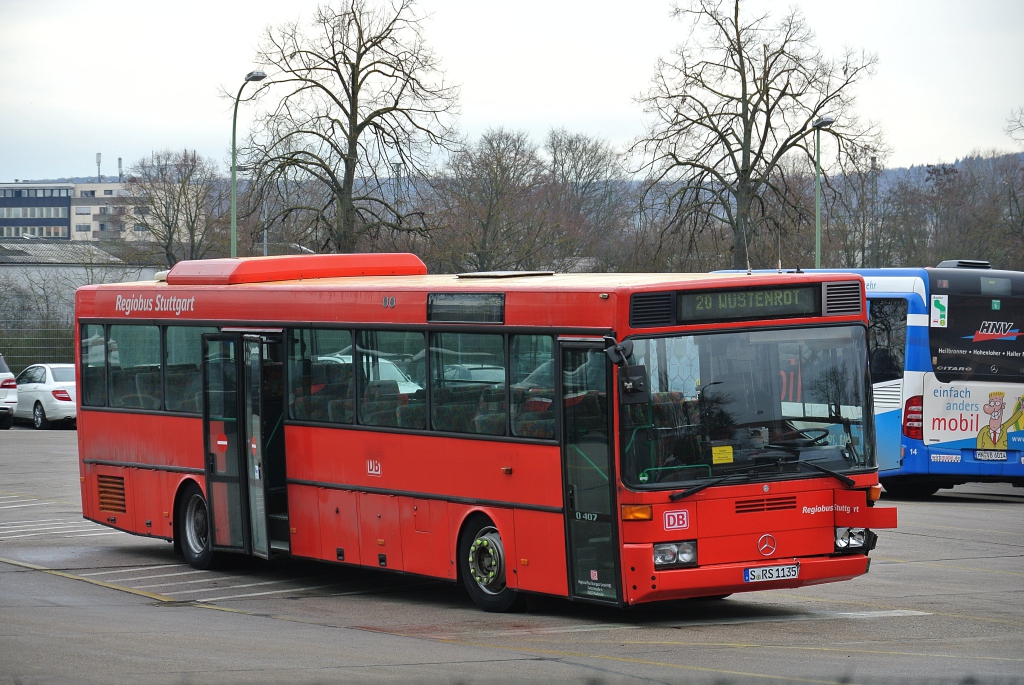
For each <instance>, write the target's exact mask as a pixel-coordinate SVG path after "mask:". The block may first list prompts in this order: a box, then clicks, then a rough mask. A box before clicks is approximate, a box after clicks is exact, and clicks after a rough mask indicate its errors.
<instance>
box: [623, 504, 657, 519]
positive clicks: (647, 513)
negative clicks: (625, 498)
mask: <svg viewBox="0 0 1024 685" xmlns="http://www.w3.org/2000/svg"><path fill="white" fill-rule="evenodd" d="M652 518H654V509H653V507H651V505H650V504H623V505H622V520H623V521H650V520H651V519H652Z"/></svg>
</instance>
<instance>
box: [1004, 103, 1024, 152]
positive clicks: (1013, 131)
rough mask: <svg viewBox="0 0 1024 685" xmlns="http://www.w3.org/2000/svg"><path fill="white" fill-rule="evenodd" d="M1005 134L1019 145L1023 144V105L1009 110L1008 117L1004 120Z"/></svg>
mask: <svg viewBox="0 0 1024 685" xmlns="http://www.w3.org/2000/svg"><path fill="white" fill-rule="evenodd" d="M1006 135H1008V136H1010V137H1011V138H1013V139H1014V140H1015V141H1016V142H1017V143H1018V144H1019V145H1024V107H1018V108H1017V109H1015V110H1013V111H1012V112H1010V118H1009V119H1007V120H1006Z"/></svg>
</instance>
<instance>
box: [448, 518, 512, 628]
mask: <svg viewBox="0 0 1024 685" xmlns="http://www.w3.org/2000/svg"><path fill="white" fill-rule="evenodd" d="M459 572H460V574H461V575H462V584H463V585H464V586H465V587H466V591H467V592H468V593H469V596H470V598H471V599H472V600H473V602H474V603H475V604H476V605H477V606H478V607H480V608H481V609H483V610H484V611H492V612H499V613H500V612H505V611H510V610H512V609H514V608H517V607H519V606H521V605H522V603H523V598H522V596H521V595H520V594H519V593H518V592H517V591H516V590H513V589H512V588H510V587H508V585H507V584H506V582H505V578H506V573H508V564H507V562H506V559H505V546H504V545H503V544H502V542H501V535H500V534H499V533H498V529H497V528H495V527H494V524H493V523H491V521H490V520H488V519H487V518H485V517H482V516H477V517H474V518H473V519H472V520H470V521H469V522H468V523H467V524H466V529H465V532H464V533H463V535H462V539H461V540H460V541H459Z"/></svg>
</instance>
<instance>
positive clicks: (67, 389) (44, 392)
mask: <svg viewBox="0 0 1024 685" xmlns="http://www.w3.org/2000/svg"><path fill="white" fill-rule="evenodd" d="M76 395H77V392H76V390H75V365H74V364H33V365H32V366H30V367H28V368H27V369H25V370H24V371H22V372H21V373H20V374H18V408H17V410H15V412H14V415H15V417H17V418H19V419H31V420H32V425H34V426H35V427H36V428H37V429H40V430H41V429H43V428H49V426H50V424H51V423H53V422H57V421H74V420H75V417H76V416H77V414H76V411H75V397H76Z"/></svg>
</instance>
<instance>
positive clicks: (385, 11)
mask: <svg viewBox="0 0 1024 685" xmlns="http://www.w3.org/2000/svg"><path fill="white" fill-rule="evenodd" d="M256 61H257V63H259V64H260V65H262V66H263V67H264V68H265V69H266V70H267V71H268V72H269V77H268V78H267V79H266V80H264V81H262V82H261V84H260V85H261V87H260V89H259V90H258V91H257V93H256V96H255V97H257V98H259V99H261V100H265V101H269V100H271V98H273V105H272V106H271V108H270V109H269V110H268V111H266V112H264V113H263V114H262V115H260V116H258V118H257V124H256V128H255V133H254V135H253V138H252V140H251V141H250V144H249V146H248V149H247V150H246V151H245V156H246V157H247V158H248V160H249V162H250V163H251V164H253V166H254V168H255V171H256V174H255V178H254V180H255V182H257V183H260V184H262V185H265V186H270V187H273V186H276V185H278V184H280V183H282V182H284V180H285V179H288V180H290V181H291V182H293V183H310V184H316V185H319V186H321V187H322V189H323V192H322V193H321V192H311V193H304V199H305V201H304V202H298V203H292V202H284V203H283V204H282V205H281V206H279V207H276V208H275V209H274V212H273V214H271V215H269V216H268V217H267V218H268V220H270V221H274V220H277V219H278V218H281V217H284V216H293V217H294V216H295V215H297V214H304V215H306V216H307V218H306V219H305V220H304V223H305V224H306V225H307V226H309V227H312V228H315V229H316V230H317V231H319V227H321V226H330V229H331V230H330V231H328V232H326V233H325V234H324V239H323V240H322V244H321V245H319V249H321V250H325V251H330V250H333V251H339V252H352V251H354V250H355V248H356V245H357V242H358V240H359V238H360V237H361V236H364V235H368V234H373V233H374V232H377V231H380V230H382V229H390V230H422V228H423V223H422V217H421V216H420V215H419V214H418V213H416V212H412V211H406V208H405V207H402V206H400V203H399V202H397V201H396V197H395V195H396V193H395V183H394V178H395V177H396V176H399V175H415V174H419V173H421V172H422V171H423V170H424V169H425V168H426V166H427V164H428V162H429V161H430V160H431V159H432V155H433V154H434V153H435V152H436V151H437V150H438V149H452V148H453V147H454V144H455V134H454V130H453V128H452V126H451V123H450V115H452V114H453V113H454V111H455V109H456V105H457V95H458V94H457V90H456V89H455V88H453V87H452V86H451V85H449V84H448V83H446V82H445V80H444V75H443V73H442V72H441V70H440V62H439V60H438V58H437V57H436V56H435V55H434V53H433V52H432V51H431V49H430V48H429V47H428V46H427V44H426V42H425V40H424V37H423V19H422V17H421V16H419V15H418V14H416V12H415V0H392V1H391V2H384V3H382V4H380V5H378V4H376V3H373V2H371V1H370V0H338V2H337V3H336V4H334V5H324V6H321V7H319V8H318V9H317V12H316V15H315V16H314V18H313V21H312V23H311V24H310V26H309V30H308V31H307V30H306V29H305V28H304V27H300V26H299V24H298V23H296V22H291V23H287V24H284V25H282V26H280V27H277V28H270V29H268V30H267V32H266V35H265V36H264V39H263V42H262V44H261V45H260V47H259V49H258V51H257V54H256Z"/></svg>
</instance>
